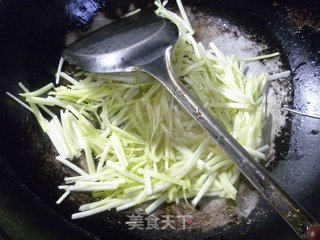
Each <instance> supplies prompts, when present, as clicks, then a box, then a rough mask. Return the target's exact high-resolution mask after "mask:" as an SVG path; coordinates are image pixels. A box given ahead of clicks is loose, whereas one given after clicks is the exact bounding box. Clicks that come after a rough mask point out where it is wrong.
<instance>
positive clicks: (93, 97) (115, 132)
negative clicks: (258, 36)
mask: <svg viewBox="0 0 320 240" xmlns="http://www.w3.org/2000/svg"><path fill="white" fill-rule="evenodd" d="M177 3H178V7H179V10H180V13H181V17H180V16H179V15H177V14H175V13H173V12H171V11H169V10H167V9H166V8H165V7H164V5H162V3H161V2H160V1H156V2H155V4H156V6H157V7H158V9H157V10H156V13H157V14H158V15H160V16H162V17H165V18H168V19H170V20H172V21H173V22H174V23H175V24H177V26H178V27H179V31H180V36H179V39H178V42H177V44H176V46H175V48H174V51H173V53H172V64H173V67H174V70H175V73H176V75H177V76H178V77H179V78H180V80H181V81H183V82H184V84H186V85H187V87H188V88H189V89H190V91H192V93H193V94H194V95H195V96H196V97H197V98H198V99H199V100H200V101H201V102H202V103H203V104H204V106H205V107H206V108H207V109H208V110H209V111H210V112H211V113H212V115H214V117H215V118H217V119H218V120H219V121H220V122H221V123H222V124H223V126H224V127H225V128H226V129H227V130H228V131H229V132H230V133H231V134H232V136H233V137H234V138H235V139H236V140H237V141H239V142H240V143H241V144H242V145H243V146H244V147H245V149H246V150H247V151H248V152H249V153H250V154H252V156H254V157H255V158H256V159H257V160H259V159H264V158H265V154H264V152H265V151H266V150H268V146H261V145H262V135H261V134H262V133H261V131H262V125H263V121H264V108H265V85H266V83H267V81H269V80H274V79H278V78H281V77H285V76H287V75H288V72H283V73H279V74H275V75H271V76H269V75H268V74H267V73H262V74H260V75H248V76H245V75H244V73H243V72H244V68H245V61H252V60H259V59H261V58H267V57H273V56H276V55H278V53H276V54H271V55H266V56H262V57H253V58H251V59H243V60H241V59H239V58H235V57H227V56H225V55H224V54H223V53H222V52H221V51H219V49H218V48H217V47H216V46H215V44H214V43H213V42H212V43H210V47H209V49H205V48H204V46H203V45H202V44H201V43H200V42H197V41H196V40H195V39H194V37H193V34H194V30H193V29H192V27H191V24H190V22H189V20H188V18H187V14H186V12H185V10H184V8H183V6H182V3H181V1H180V0H177ZM62 65H63V59H62V60H61V61H60V64H59V67H58V72H57V80H58V81H59V79H60V78H63V79H65V80H66V81H67V82H68V84H65V85H59V86H57V87H54V84H52V83H50V84H48V85H46V86H44V87H43V88H41V89H39V90H36V91H33V92H29V91H28V89H26V88H25V87H24V86H23V85H22V84H21V83H20V84H19V85H20V87H21V88H22V89H23V91H24V93H23V94H20V95H21V96H22V97H24V98H25V101H26V102H27V103H28V105H26V104H25V103H23V102H22V101H20V100H19V99H18V98H16V97H14V96H13V95H11V94H9V95H10V96H12V97H13V98H15V99H16V100H17V101H19V102H20V103H21V104H22V105H24V106H25V107H26V108H27V109H29V110H30V111H31V112H33V113H34V115H35V116H36V118H37V120H38V121H39V123H40V125H41V128H42V129H43V131H44V132H46V133H47V134H48V136H49V138H50V139H51V141H52V143H53V145H54V147H55V149H56V150H57V153H58V156H57V157H56V159H57V160H58V161H59V162H61V163H62V164H64V165H66V166H68V167H69V168H71V169H72V170H73V171H74V172H75V173H76V174H77V175H76V176H73V177H66V178H65V183H64V185H61V186H59V189H61V190H63V191H65V193H64V194H63V195H62V196H61V198H60V199H59V200H58V201H57V203H60V202H61V201H62V200H63V199H65V198H66V197H67V196H68V195H69V194H70V192H89V193H92V195H93V196H94V197H95V198H97V199H96V200H95V201H94V202H91V203H87V204H85V205H82V206H80V208H79V212H78V213H75V214H73V215H72V218H73V219H76V218H82V217H86V216H89V215H92V214H96V213H98V212H102V211H105V210H109V209H112V208H116V209H117V210H118V211H120V210H124V209H127V208H131V207H134V206H136V205H138V204H140V203H143V202H149V205H148V206H147V207H146V209H145V211H146V213H147V214H150V213H151V212H153V211H154V210H155V209H156V208H158V207H159V206H160V205H161V204H162V203H164V202H168V203H170V202H175V203H176V204H178V203H179V202H180V201H181V199H184V200H185V201H188V200H189V201H191V203H192V204H193V205H197V204H198V203H199V201H200V200H201V199H202V198H203V197H204V196H215V197H220V198H231V199H235V197H236V194H237V189H236V187H235V185H236V183H237V180H238V178H239V174H240V173H239V170H238V169H237V167H236V166H235V165H234V164H233V162H232V160H230V159H229V158H228V157H227V156H226V155H225V154H224V153H223V151H222V150H221V149H220V148H219V147H218V146H217V145H216V144H215V143H214V142H213V141H212V140H211V138H210V137H209V136H208V134H207V133H206V132H205V131H204V130H203V129H202V128H201V127H200V126H198V124H197V123H196V122H195V121H194V120H193V119H192V118H191V117H190V116H189V115H188V114H187V113H186V112H185V111H184V110H183V109H182V108H181V107H180V106H179V105H178V104H177V103H176V101H175V100H174V99H173V97H172V96H171V95H170V94H169V93H168V92H167V91H166V89H165V88H164V87H163V86H162V85H161V84H160V83H159V82H157V81H156V80H154V79H152V78H151V77H150V76H148V75H146V74H144V73H141V72H135V73H119V74H96V73H90V72H85V71H83V70H81V69H77V72H76V73H75V74H72V76H71V75H68V74H67V73H66V72H63V71H61V68H62ZM52 107H54V108H57V107H58V108H59V109H60V114H58V115H56V114H54V113H53V112H52V111H51V110H52V109H51V110H50V108H52ZM81 155H84V156H85V161H86V168H80V167H79V165H78V166H77V165H76V164H75V163H74V160H75V159H76V158H78V157H80V156H81Z"/></svg>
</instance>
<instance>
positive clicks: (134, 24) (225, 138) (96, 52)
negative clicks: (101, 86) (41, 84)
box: [62, 12, 317, 239]
mask: <svg viewBox="0 0 320 240" xmlns="http://www.w3.org/2000/svg"><path fill="white" fill-rule="evenodd" d="M178 35H179V32H178V28H177V27H176V25H175V24H173V23H172V22H170V21H169V20H167V19H163V18H160V17H158V16H156V15H155V14H153V13H151V12H141V13H138V14H136V15H134V16H131V17H128V18H124V19H122V20H120V21H117V22H114V23H111V24H109V25H106V26H104V27H102V28H100V29H98V30H96V31H94V32H92V33H90V34H88V35H87V36H85V37H83V38H81V39H79V40H78V41H76V42H75V43H72V44H71V45H69V46H68V47H67V48H66V49H65V50H64V51H63V52H62V57H63V58H64V59H65V60H67V61H68V62H69V63H70V64H74V65H76V66H79V67H81V68H83V69H84V70H87V71H90V72H97V73H115V72H131V71H143V72H146V73H148V74H150V75H152V76H153V77H154V78H156V79H157V80H158V81H160V82H161V83H162V84H163V85H164V86H165V87H166V88H167V90H168V91H169V92H170V93H171V94H172V95H173V96H174V98H175V99H176V100H177V101H178V102H179V103H180V104H181V105H182V106H183V107H184V108H185V109H186V110H187V112H188V113H189V114H190V115H191V116H192V117H193V118H194V119H195V120H196V121H197V122H198V123H199V124H200V125H201V126H202V127H203V128H204V129H205V130H206V131H207V132H208V133H209V134H210V136H211V137H212V138H213V139H214V140H215V141H216V143H217V144H218V145H219V146H220V147H221V148H222V149H223V150H224V151H225V153H226V154H227V155H228V156H229V157H230V158H231V159H232V160H233V161H234V163H235V164H236V165H237V166H238V167H239V169H240V171H241V172H242V174H243V175H244V176H245V177H246V178H247V179H248V180H249V181H250V182H251V183H252V185H253V186H254V187H255V188H256V189H257V190H258V191H259V192H260V193H261V194H262V195H263V196H264V197H265V199H267V200H268V201H269V202H270V203H271V205H272V206H273V207H274V208H275V209H276V210H277V211H278V213H279V214H280V215H281V216H282V217H283V218H284V220H286V222H287V223H288V224H289V225H290V226H291V227H292V229H293V230H294V231H295V232H296V233H297V234H298V236H299V237H300V238H301V239H305V238H306V236H307V235H308V234H309V233H310V232H309V233H308V234H306V231H307V230H308V229H313V230H314V229H315V228H316V226H317V225H316V224H317V222H316V220H315V219H314V218H313V217H312V216H311V215H310V214H309V213H308V212H307V211H306V210H305V209H304V208H303V207H302V206H300V205H299V204H298V203H297V202H296V201H295V200H294V199H293V198H292V197H291V196H290V195H289V194H288V193H287V192H286V191H285V190H284V189H282V187H281V186H280V185H279V184H278V183H277V182H276V181H275V180H274V179H273V178H272V177H271V176H270V175H269V173H268V172H267V171H266V170H265V169H264V168H263V167H262V166H261V165H260V164H259V163H257V161H256V160H255V159H253V158H252V157H251V155H250V154H249V153H248V152H247V151H246V150H245V149H244V148H243V147H242V146H241V145H240V144H239V143H238V142H237V141H236V140H235V139H234V138H233V137H232V136H231V135H230V134H229V133H228V132H227V131H226V130H225V129H224V128H223V127H222V125H221V124H220V123H219V122H218V121H217V120H216V119H215V118H214V117H213V116H212V115H211V114H210V113H209V112H208V111H207V110H206V108H204V107H203V106H202V105H201V103H199V102H198V100H196V99H195V98H194V97H193V96H192V95H191V94H190V93H189V92H188V90H187V89H186V88H185V87H184V86H183V85H182V84H181V82H180V81H179V79H178V78H177V77H176V76H175V73H174V71H173V69H172V66H171V61H170V54H171V50H172V48H173V46H174V45H175V43H176V41H177V39H178ZM309 235H310V234H309Z"/></svg>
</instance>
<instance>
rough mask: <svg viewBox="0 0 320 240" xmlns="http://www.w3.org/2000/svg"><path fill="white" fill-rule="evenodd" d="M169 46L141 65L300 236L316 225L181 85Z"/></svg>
mask: <svg viewBox="0 0 320 240" xmlns="http://www.w3.org/2000/svg"><path fill="white" fill-rule="evenodd" d="M170 54H171V49H170V48H168V49H167V50H166V53H165V55H164V56H163V58H159V59H157V60H155V61H153V62H152V63H150V64H148V65H147V66H145V67H144V70H145V71H146V72H148V73H149V74H151V75H153V76H154V77H155V78H157V79H158V80H159V81H160V82H161V83H162V84H163V85H164V86H165V87H166V88H167V89H168V90H169V92H170V93H171V94H172V95H173V96H174V98H175V99H176V100H177V101H178V102H179V103H180V104H181V105H182V106H183V107H184V108H185V109H186V110H187V112H188V113H189V114H190V115H191V116H192V117H193V118H194V119H195V120H196V121H197V122H198V123H199V124H200V125H201V126H202V127H203V128H204V129H205V130H206V131H207V132H208V133H209V134H210V136H211V137H212V138H213V139H214V140H215V142H216V143H217V144H218V145H219V146H220V147H221V148H222V149H223V150H224V152H225V153H226V154H227V155H228V156H229V157H230V158H231V159H232V160H233V161H234V163H235V164H236V165H237V166H238V167H239V169H240V171H241V172H242V174H243V175H244V176H245V177H246V178H247V179H248V180H249V181H250V182H251V183H252V185H253V186H254V187H255V188H256V189H257V190H258V191H259V192H260V193H261V194H262V195H263V196H264V197H265V199H267V200H268V201H269V202H270V204H271V205H272V206H273V207H274V208H275V209H276V210H277V211H278V213H279V214H280V215H281V216H282V217H283V219H284V220H285V221H286V222H287V223H288V224H289V225H290V226H291V228H292V229H293V230H294V231H295V232H296V233H297V235H298V236H299V237H300V238H301V239H306V231H307V229H308V228H309V227H310V226H312V227H315V226H318V223H317V222H316V220H315V219H314V218H313V217H312V216H311V215H310V214H309V213H308V212H307V211H306V210H305V209H304V208H303V207H302V206H301V205H300V204H298V203H297V202H296V201H295V200H294V199H293V198H292V197H291V196H290V195H289V194H288V193H287V192H286V191H285V190H284V189H283V188H282V187H281V186H280V185H279V184H278V183H277V182H276V181H275V180H274V179H273V178H272V177H271V175H270V174H269V173H268V172H267V171H266V170H265V169H264V168H263V167H262V166H261V165H260V164H259V163H258V162H257V161H256V160H255V159H254V158H253V157H252V156H251V155H250V154H249V153H248V152H247V151H246V150H245V149H244V148H243V147H242V146H241V145H240V144H239V143H238V142H237V141H236V140H235V139H234V138H233V137H232V136H231V135H230V134H229V133H228V132H227V131H226V130H225V129H224V128H223V126H222V125H221V124H220V123H219V122H218V121H217V120H216V119H215V118H214V117H213V116H212V115H211V114H210V113H209V112H208V111H207V110H206V108H204V107H203V106H202V104H201V103H199V102H198V101H197V100H196V99H195V98H194V97H193V96H192V95H191V94H190V93H189V92H188V90H187V89H186V88H185V87H184V86H183V85H182V83H181V82H180V81H179V79H178V78H177V77H176V76H175V73H174V71H173V69H172V66H171V61H170Z"/></svg>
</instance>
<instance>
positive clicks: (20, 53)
mask: <svg viewBox="0 0 320 240" xmlns="http://www.w3.org/2000/svg"><path fill="white" fill-rule="evenodd" d="M131 3H133V4H134V5H135V7H142V8H145V7H152V3H150V1H138V0H135V1H130V2H129V1H114V0H110V1H102V0H100V1H99V0H96V1H95V0H67V1H34V0H29V1H22V0H10V1H5V0H3V1H2V2H1V3H0V33H1V34H0V83H1V84H0V180H1V181H0V226H1V228H2V229H3V231H2V232H3V235H4V238H5V239H6V238H12V239H37V238H39V239H69V240H70V239H259V240H263V239H296V236H295V234H294V233H293V231H292V230H291V229H290V228H289V227H288V226H287V225H286V223H285V222H284V221H283V220H282V219H281V218H280V217H279V216H278V214H277V213H276V212H275V211H274V210H273V209H272V208H271V207H270V206H269V205H268V203H267V202H266V201H265V200H263V199H262V197H260V196H259V195H258V194H256V193H255V191H254V190H253V189H251V188H250V186H249V184H247V183H245V182H246V181H245V180H243V182H244V185H245V186H246V187H245V190H244V192H242V195H241V194H240V196H239V199H238V200H237V201H236V202H233V201H225V202H223V204H221V206H222V207H221V208H223V209H222V210H221V209H217V214H214V213H213V214H212V215H208V216H209V217H211V216H215V217H212V218H208V216H207V218H205V217H201V216H198V215H200V214H198V215H195V217H196V218H195V219H194V225H193V227H190V228H188V229H187V230H176V231H174V230H170V231H169V230H159V231H138V230H137V231H130V230H128V226H127V225H126V224H125V222H126V221H128V218H127V216H126V214H128V213H129V212H124V213H121V212H120V213H117V212H115V211H111V212H108V213H104V214H100V215H97V216H93V217H90V218H87V219H81V220H77V221H71V220H70V214H71V213H72V212H75V211H76V210H77V207H78V206H79V204H80V202H83V201H86V200H87V199H89V198H90V197H89V196H86V195H74V196H72V197H71V198H69V199H68V200H66V201H65V202H64V203H63V204H61V205H58V206H56V205H55V201H56V199H57V198H58V196H59V195H60V192H59V191H58V190H57V185H59V184H61V183H62V181H63V177H64V176H65V175H68V174H69V172H68V171H67V170H66V169H65V168H64V167H62V166H61V165H59V164H58V163H56V162H55V161H53V159H54V151H53V150H52V148H51V147H50V143H49V140H48V139H47V137H46V136H45V135H44V134H43V133H41V131H40V129H39V127H38V125H37V124H36V123H35V121H34V118H33V117H32V116H31V115H30V113H28V112H27V111H26V110H24V109H22V108H21V106H18V105H17V104H16V103H15V102H13V101H12V100H11V99H9V98H8V97H7V96H6V95H5V94H4V92H5V91H10V92H12V93H14V94H16V93H17V92H18V91H19V90H18V87H17V83H18V82H19V81H21V82H23V83H25V84H26V85H27V86H28V87H30V88H33V89H34V88H37V87H40V86H42V85H44V84H45V83H47V82H48V81H54V73H55V70H56V67H57V63H58V60H59V58H60V54H61V50H62V48H63V47H64V46H65V44H66V43H68V42H70V41H72V40H73V39H75V38H77V37H79V36H80V35H81V34H83V32H84V31H88V30H92V28H94V27H97V23H98V25H99V24H100V23H99V18H103V19H105V17H107V18H109V19H110V18H111V19H116V18H117V17H119V16H120V15H121V14H122V13H126V12H128V8H129V7H130V5H131ZM171 5H172V6H174V4H173V3H171ZM185 5H187V6H190V7H191V10H192V12H194V13H195V17H194V18H193V21H194V24H195V25H196V26H197V27H196V29H198V37H199V38H203V37H204V36H203V31H202V32H201V29H202V28H203V24H204V23H208V22H210V16H212V19H214V20H218V19H221V21H222V22H223V21H225V22H227V23H228V24H226V26H225V27H224V28H223V29H224V30H223V29H222V30H221V29H220V30H221V31H222V33H228V34H229V35H230V36H232V35H233V37H234V38H237V37H238V38H239V37H241V36H237V35H238V32H237V31H234V32H232V29H233V28H232V26H237V28H238V29H239V31H241V32H243V33H244V34H246V36H249V35H250V37H251V38H252V40H253V41H255V42H258V43H259V44H260V43H261V44H262V45H265V46H267V48H265V49H264V51H268V52H273V51H279V52H280V53H281V59H280V60H279V61H281V63H282V66H281V68H282V69H289V70H291V71H292V75H291V79H292V81H286V82H283V83H282V85H281V87H282V88H283V89H287V92H286V97H287V104H289V105H290V107H291V108H295V109H299V110H301V111H304V112H310V113H318V115H319V113H320V96H319V92H320V44H319V43H320V20H319V18H320V12H319V9H320V4H319V2H318V1H308V2H307V3H302V2H300V3H292V2H291V1H288V2H286V1H259V3H258V2H257V1H255V2H254V3H253V2H248V1H233V0H229V1H211V0H202V1H187V0H186V1H185ZM97 13H100V14H99V15H98V17H97V18H96V19H95V20H94V21H92V17H93V16H94V15H96V14H97ZM203 19H205V20H203ZM223 31H225V32H223ZM228 31H229V32H228ZM68 32H69V34H66V33H68ZM70 32H71V33H70ZM208 34H209V33H208ZM211 37H212V38H214V35H213V36H211ZM235 47H237V46H235ZM290 99H291V100H290ZM281 111H282V114H284V115H286V114H287V113H286V112H285V111H284V110H281ZM281 111H280V113H281ZM278 117H279V116H273V121H276V119H277V118H278ZM280 130H281V131H280V133H279V134H277V136H276V137H275V138H274V143H275V158H274V160H273V161H272V164H271V165H269V166H268V168H269V170H270V172H271V174H272V175H273V176H274V177H275V178H276V179H277V180H278V182H279V183H280V184H281V185H282V186H283V187H284V188H285V189H286V190H288V192H290V193H291V194H292V195H293V196H294V197H295V198H296V199H297V200H298V201H299V202H300V203H301V204H302V205H303V206H304V207H305V208H306V209H307V210H308V211H309V212H310V213H312V214H313V216H314V217H315V218H317V220H318V221H319V220H320V211H319V210H320V181H319V179H320V134H319V131H320V120H318V119H314V118H308V117H305V116H300V115H290V114H289V115H288V116H287V118H286V122H285V124H284V125H283V126H282V127H281V128H280ZM248 194H253V195H254V196H255V199H256V202H255V204H254V207H253V208H252V209H250V212H248V214H247V215H246V216H244V215H241V214H240V215H241V216H240V215H239V212H236V211H235V210H234V209H236V208H237V209H238V210H239V209H240V210H241V209H242V208H238V205H239V204H240V205H241V204H242V205H245V203H244V202H243V201H242V202H241V199H246V200H248V198H246V197H248V196H247V195H248ZM248 202H249V205H250V204H251V202H250V201H248ZM249 207H250V206H249ZM243 209H248V207H247V208H243ZM170 211H173V213H174V208H173V207H170V206H169V207H167V208H166V209H165V210H164V212H166V213H168V212H169V213H170ZM199 211H201V209H200V210H199ZM224 218H227V219H228V221H227V222H226V223H225V224H215V223H216V222H219V223H222V222H223V221H222V220H223V219H224ZM196 221H198V222H196ZM211 223H212V224H211ZM0 233H1V231H0Z"/></svg>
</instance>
